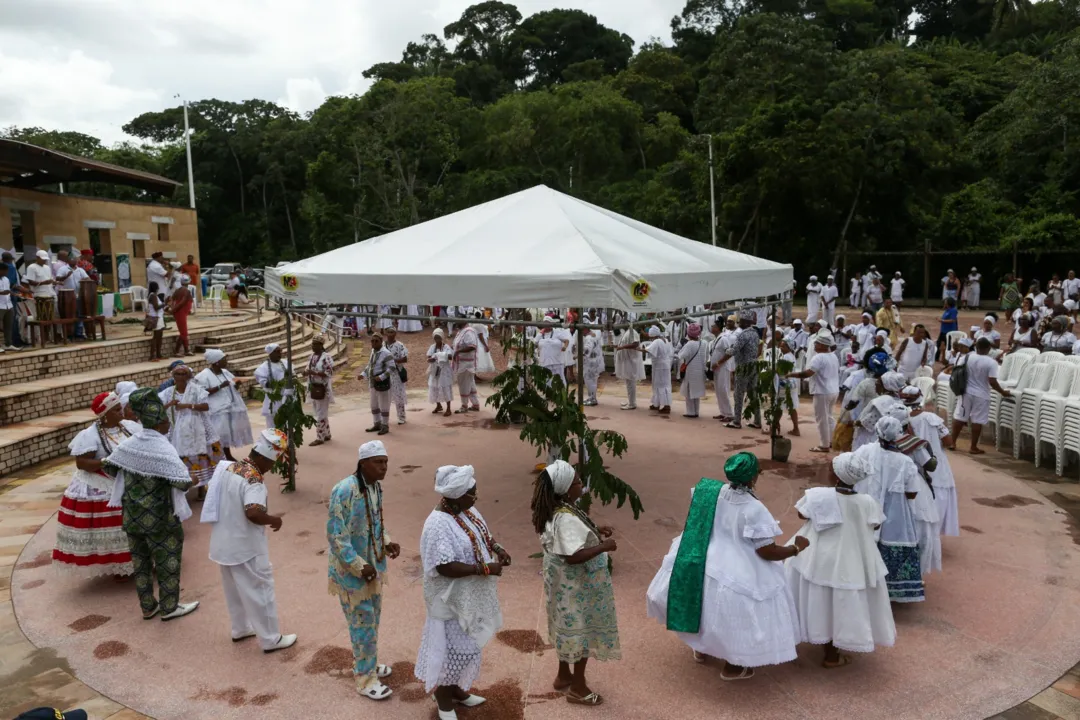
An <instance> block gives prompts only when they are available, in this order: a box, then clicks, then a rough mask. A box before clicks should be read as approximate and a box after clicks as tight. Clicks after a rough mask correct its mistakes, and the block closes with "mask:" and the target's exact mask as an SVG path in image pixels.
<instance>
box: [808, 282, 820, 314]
mask: <svg viewBox="0 0 1080 720" xmlns="http://www.w3.org/2000/svg"><path fill="white" fill-rule="evenodd" d="M821 290H822V286H821V283H819V282H818V279H817V275H811V276H810V282H809V284H807V286H806V322H808V323H809V322H814V321H815V320H817V316H818V311H819V310H820V309H821Z"/></svg>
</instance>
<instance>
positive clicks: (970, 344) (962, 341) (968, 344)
mask: <svg viewBox="0 0 1080 720" xmlns="http://www.w3.org/2000/svg"><path fill="white" fill-rule="evenodd" d="M956 344H957V345H963V346H964V347H966V348H969V347H974V346H975V341H974V340H972V339H971V338H969V337H962V338H960V339H959V340H957V341H956Z"/></svg>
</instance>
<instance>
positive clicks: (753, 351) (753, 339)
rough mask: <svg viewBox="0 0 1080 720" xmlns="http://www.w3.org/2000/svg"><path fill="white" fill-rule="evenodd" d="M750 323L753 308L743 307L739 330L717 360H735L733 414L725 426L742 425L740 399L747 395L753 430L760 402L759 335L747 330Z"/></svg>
mask: <svg viewBox="0 0 1080 720" xmlns="http://www.w3.org/2000/svg"><path fill="white" fill-rule="evenodd" d="M753 325H754V311H753V310H743V311H742V313H741V314H740V315H739V329H740V332H739V334H738V335H736V336H735V341H734V342H733V343H731V348H730V349H729V350H728V351H727V352H726V353H725V354H724V356H723V357H721V358H720V359H719V361H718V362H717V364H718V365H723V364H724V363H726V362H727V361H728V360H729V359H732V358H734V360H735V412H734V415H735V417H734V418H733V419H732V420H731V421H730V422H727V423H725V424H724V427H728V428H733V429H738V428H741V427H742V419H743V418H742V416H743V399H744V398H746V397H747V396H749V401H750V404H751V405H752V406H753V407H754V422H752V423H750V424H749V426H750V427H752V428H754V429H755V430H760V429H761V403H760V402H758V392H757V380H758V378H757V359H758V357H759V356H760V355H761V338H760V337H758V334H757V333H756V332H754V331H753V330H750V331H749V332H747V330H749V328H751V327H753Z"/></svg>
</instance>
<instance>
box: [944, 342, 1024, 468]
mask: <svg viewBox="0 0 1080 720" xmlns="http://www.w3.org/2000/svg"><path fill="white" fill-rule="evenodd" d="M957 347H958V349H959V350H960V353H961V357H960V358H959V359H957V361H956V366H955V367H954V368H953V370H952V372H954V373H955V372H956V368H959V367H964V368H966V374H967V385H966V387H965V388H964V392H963V394H961V395H960V397H959V398H958V399H957V401H956V410H955V412H953V424H952V433H951V435H952V442H953V448H955V447H956V439H957V438H958V437H960V431H961V430H963V429H964V425H966V424H967V423H971V454H972V455H982V454H983V453H985V452H986V451H985V450H982V449H980V448H979V436H981V435H982V429H983V425H985V424H986V423H987V421H989V419H990V389H991V388H993V389H994V390H996V391H998V392H999V393H1001V394H1002V395H1004V396H1005V397H1009V396H1010V395H1011V393H1010V392H1009V391H1008V390H1006V389H1005V388H1003V387H1001V385H999V384H998V381H997V374H998V364H997V361H996V360H994V358H992V357H990V348H991V347H993V346H992V345H991V344H990V340H989V338H985V337H981V338H979V341H978V342H977V343H975V352H971V338H960V339H959V340H957Z"/></svg>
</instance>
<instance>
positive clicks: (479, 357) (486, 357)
mask: <svg viewBox="0 0 1080 720" xmlns="http://www.w3.org/2000/svg"><path fill="white" fill-rule="evenodd" d="M476 372H478V373H493V372H495V361H494V360H493V359H492V358H491V352H490V351H488V350H485V349H484V347H483V346H482V345H480V346H478V347H477V348H476Z"/></svg>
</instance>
